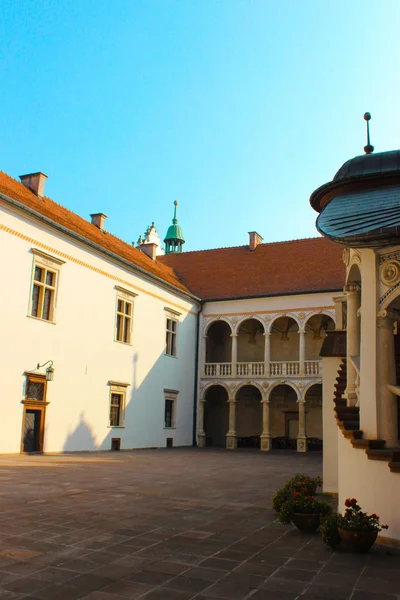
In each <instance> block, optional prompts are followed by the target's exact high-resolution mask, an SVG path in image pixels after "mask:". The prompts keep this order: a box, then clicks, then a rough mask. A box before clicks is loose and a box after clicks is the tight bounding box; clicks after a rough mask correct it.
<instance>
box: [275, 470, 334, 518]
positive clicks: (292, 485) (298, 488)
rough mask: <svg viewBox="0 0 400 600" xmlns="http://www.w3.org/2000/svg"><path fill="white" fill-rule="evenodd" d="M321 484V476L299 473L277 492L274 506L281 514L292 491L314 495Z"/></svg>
mask: <svg viewBox="0 0 400 600" xmlns="http://www.w3.org/2000/svg"><path fill="white" fill-rule="evenodd" d="M321 485H322V478H321V477H308V476H307V475H303V474H301V473H298V474H297V475H295V476H294V477H292V478H291V479H289V480H288V481H287V482H286V483H285V485H284V486H283V487H282V488H280V489H279V490H277V491H276V492H275V494H274V497H273V498H272V508H273V509H274V510H275V511H276V512H277V513H278V514H279V512H280V510H281V508H282V506H283V505H284V504H285V502H287V500H289V499H290V498H291V496H292V492H299V493H300V494H302V495H304V496H313V495H314V494H315V492H316V490H317V488H318V487H319V486H321Z"/></svg>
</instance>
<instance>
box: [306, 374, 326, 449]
mask: <svg viewBox="0 0 400 600" xmlns="http://www.w3.org/2000/svg"><path fill="white" fill-rule="evenodd" d="M305 402H306V404H305V409H306V432H307V447H308V450H322V384H321V383H315V384H314V385H312V386H311V387H310V388H308V390H307V392H306V395H305Z"/></svg>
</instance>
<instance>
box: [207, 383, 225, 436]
mask: <svg viewBox="0 0 400 600" xmlns="http://www.w3.org/2000/svg"><path fill="white" fill-rule="evenodd" d="M203 398H204V399H205V400H206V401H205V403H204V433H205V445H206V446H219V447H225V440H226V434H227V433H228V428H229V405H228V398H229V392H228V389H227V388H226V386H225V385H223V384H221V383H219V382H218V383H216V382H214V383H212V384H211V385H208V386H207V388H206V389H205V390H203Z"/></svg>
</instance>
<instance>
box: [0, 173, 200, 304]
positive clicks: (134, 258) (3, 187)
mask: <svg viewBox="0 0 400 600" xmlns="http://www.w3.org/2000/svg"><path fill="white" fill-rule="evenodd" d="M0 192H1V193H3V194H5V195H6V196H9V197H10V198H12V199H14V200H17V201H18V202H21V204H24V205H25V206H27V207H29V208H31V209H33V210H35V211H36V212H38V213H40V214H41V215H44V216H45V217H48V218H49V219H52V220H53V221H55V222H56V223H58V224H59V225H62V226H63V227H66V228H67V229H69V230H70V231H72V232H74V233H78V234H79V235H81V236H82V237H84V238H86V239H87V240H89V241H91V242H95V243H96V244H98V245H99V246H101V247H102V248H104V249H106V250H109V251H110V252H113V253H114V254H116V255H118V256H120V257H121V258H123V259H125V260H128V261H130V262H131V263H133V264H134V265H136V266H138V267H140V268H142V269H144V270H146V271H147V272H148V273H150V274H152V275H155V276H156V277H159V278H160V279H162V280H164V281H165V282H167V283H169V284H171V285H173V286H175V287H177V288H179V289H180V290H182V291H184V292H187V293H188V292H190V291H189V290H188V288H187V287H186V286H185V285H184V284H183V283H182V282H181V281H180V279H179V277H178V276H177V275H176V273H174V271H173V270H172V269H171V268H170V267H169V266H168V265H165V264H163V263H161V262H159V261H158V260H157V262H154V261H153V260H151V258H150V257H148V256H147V255H146V254H144V253H143V252H142V251H141V250H139V249H137V248H134V247H133V246H131V245H130V244H127V243H126V242H123V241H122V240H120V239H119V238H117V237H115V236H114V235H112V234H111V233H108V232H104V231H100V229H99V228H98V227H96V225H92V224H91V223H90V222H89V221H86V220H85V219H83V218H82V217H79V216H78V215H76V214H75V213H73V212H71V211H70V210H68V209H66V208H64V207H63V206H61V205H60V204H57V203H56V202H54V201H53V200H50V198H47V197H43V200H41V199H40V198H38V197H37V196H36V194H34V193H33V192H31V191H30V190H29V189H28V188H27V187H25V186H24V185H23V184H22V183H20V182H19V181H16V180H15V179H13V178H12V177H10V176H9V175H7V174H6V173H3V172H2V171H0Z"/></svg>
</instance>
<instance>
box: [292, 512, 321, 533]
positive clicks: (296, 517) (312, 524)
mask: <svg viewBox="0 0 400 600" xmlns="http://www.w3.org/2000/svg"><path fill="white" fill-rule="evenodd" d="M320 520H321V515H320V514H311V515H308V514H305V513H293V515H292V523H293V525H295V526H296V527H297V529H298V530H299V531H301V533H315V532H316V531H317V529H318V527H319V525H320Z"/></svg>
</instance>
